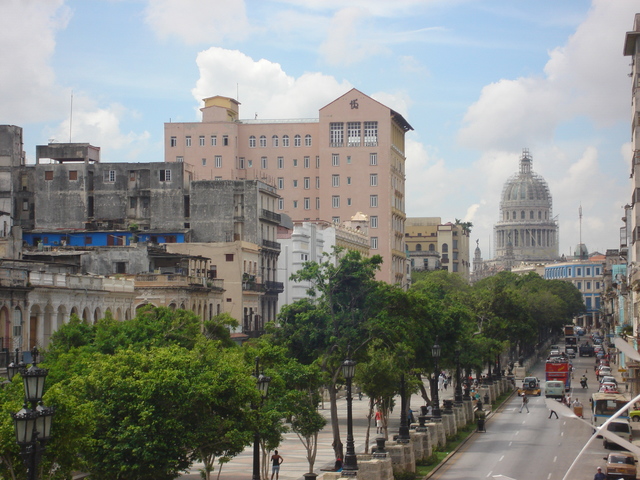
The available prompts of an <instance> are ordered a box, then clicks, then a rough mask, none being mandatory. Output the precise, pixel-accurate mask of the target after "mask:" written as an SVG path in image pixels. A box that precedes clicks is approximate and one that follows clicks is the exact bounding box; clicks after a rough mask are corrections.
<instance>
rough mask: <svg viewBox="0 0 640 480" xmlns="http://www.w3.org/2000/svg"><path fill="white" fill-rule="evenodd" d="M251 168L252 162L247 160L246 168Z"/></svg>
mask: <svg viewBox="0 0 640 480" xmlns="http://www.w3.org/2000/svg"><path fill="white" fill-rule="evenodd" d="M251 167H253V160H247V168H251Z"/></svg>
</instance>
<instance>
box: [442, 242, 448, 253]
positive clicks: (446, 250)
mask: <svg viewBox="0 0 640 480" xmlns="http://www.w3.org/2000/svg"><path fill="white" fill-rule="evenodd" d="M442 253H449V245H448V244H447V243H443V244H442Z"/></svg>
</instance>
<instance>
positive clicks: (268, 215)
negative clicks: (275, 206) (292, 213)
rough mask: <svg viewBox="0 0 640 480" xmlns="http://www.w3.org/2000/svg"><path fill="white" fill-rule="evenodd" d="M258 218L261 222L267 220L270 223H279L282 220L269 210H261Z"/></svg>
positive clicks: (277, 214) (278, 215)
mask: <svg viewBox="0 0 640 480" xmlns="http://www.w3.org/2000/svg"><path fill="white" fill-rule="evenodd" d="M260 218H261V219H263V220H269V221H271V222H275V223H280V219H281V218H282V217H281V215H280V214H279V213H275V212H272V211H271V210H266V209H264V208H263V209H262V210H260Z"/></svg>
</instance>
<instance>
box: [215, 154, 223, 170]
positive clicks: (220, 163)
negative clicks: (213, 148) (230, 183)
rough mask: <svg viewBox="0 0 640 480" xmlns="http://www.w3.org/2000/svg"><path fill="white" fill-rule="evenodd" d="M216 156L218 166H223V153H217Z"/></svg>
mask: <svg viewBox="0 0 640 480" xmlns="http://www.w3.org/2000/svg"><path fill="white" fill-rule="evenodd" d="M214 158H215V165H216V168H222V155H216V156H215V157H214Z"/></svg>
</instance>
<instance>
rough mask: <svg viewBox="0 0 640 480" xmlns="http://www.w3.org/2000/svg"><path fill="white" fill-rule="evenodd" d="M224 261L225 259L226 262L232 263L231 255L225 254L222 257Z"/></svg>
mask: <svg viewBox="0 0 640 480" xmlns="http://www.w3.org/2000/svg"><path fill="white" fill-rule="evenodd" d="M224 259H225V260H226V261H227V262H233V253H226V254H225V255H224Z"/></svg>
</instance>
